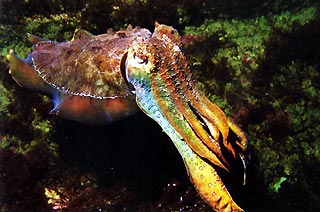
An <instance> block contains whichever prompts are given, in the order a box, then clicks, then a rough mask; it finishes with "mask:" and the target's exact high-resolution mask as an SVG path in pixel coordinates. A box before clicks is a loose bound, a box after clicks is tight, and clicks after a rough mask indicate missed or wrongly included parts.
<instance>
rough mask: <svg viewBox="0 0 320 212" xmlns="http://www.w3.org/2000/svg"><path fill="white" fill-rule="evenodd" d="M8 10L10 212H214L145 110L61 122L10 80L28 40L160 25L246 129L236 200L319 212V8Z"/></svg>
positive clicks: (156, 5)
mask: <svg viewBox="0 0 320 212" xmlns="http://www.w3.org/2000/svg"><path fill="white" fill-rule="evenodd" d="M13 2H14V3H13ZM0 4H1V6H0V9H1V12H0V47H1V57H0V164H1V165H0V208H1V211H80V210H82V211H83V210H85V211H211V209H210V208H209V206H207V205H206V203H204V202H203V200H201V198H200V197H199V196H198V194H197V192H196V191H195V189H194V188H193V186H192V185H191V183H190V182H189V179H188V177H187V176H186V173H185V170H184V167H183V163H182V162H181V161H180V159H179V156H178V155H177V154H176V150H175V149H174V146H173V145H172V144H171V142H170V141H169V138H167V137H166V136H165V134H164V133H163V132H161V129H160V128H159V127H158V126H157V124H155V123H153V122H152V121H151V120H149V119H148V118H147V117H145V116H144V115H143V114H142V113H138V114H137V115H134V116H132V117H130V118H128V119H126V120H122V121H118V122H117V123H114V124H112V125H107V126H100V127H92V126H85V125H82V124H79V123H76V122H72V121H67V120H62V119H59V118H58V117H56V116H50V115H48V111H49V110H50V108H51V107H52V105H51V103H50V102H49V100H48V99H47V98H43V97H42V96H40V95H35V94H33V93H29V92H28V91H25V90H23V89H21V88H20V87H18V86H17V85H16V83H15V82H14V81H13V79H12V78H11V77H10V75H9V74H8V70H9V67H8V64H7V61H6V59H5V56H6V55H7V54H8V52H9V50H10V49H14V50H15V51H16V53H17V54H18V55H19V56H20V57H25V56H26V55H27V54H28V53H29V52H30V50H31V44H30V43H28V41H27V36H26V33H31V34H35V35H38V36H40V37H44V38H47V39H50V40H55V41H64V40H70V39H71V37H72V33H73V31H74V30H75V29H76V28H83V29H85V30H87V31H90V32H92V33H94V34H100V33H105V32H106V31H107V29H108V28H114V29H116V30H118V29H121V28H126V27H127V26H128V24H132V25H134V26H137V25H138V26H142V27H144V28H149V29H150V30H151V29H153V25H154V22H155V21H158V22H160V23H165V24H168V25H172V26H174V27H175V28H176V29H177V30H178V31H179V32H180V34H182V36H183V45H184V49H185V52H186V55H187V57H188V60H189V64H190V65H191V69H192V70H193V74H194V76H195V77H196V78H197V79H198V80H199V86H200V87H201V88H202V89H203V91H204V92H205V94H206V95H207V96H208V97H210V99H211V100H212V101H213V102H215V103H216V104H217V105H219V106H220V107H221V108H223V109H224V111H225V112H226V113H227V114H228V115H229V116H231V117H233V119H234V120H235V121H236V122H237V123H239V124H240V125H241V128H242V129H243V130H244V131H245V132H246V135H247V137H248V140H249V147H248V151H247V162H248V164H247V169H248V170H247V184H246V185H245V186H242V185H241V183H239V182H237V181H235V180H234V178H236V177H234V176H225V178H226V179H225V180H226V181H227V182H228V183H229V184H232V186H231V187H232V188H233V189H231V191H230V192H231V193H232V194H233V196H234V198H235V200H237V202H239V204H240V205H241V206H242V207H243V208H244V209H245V210H246V211H257V210H258V209H259V210H262V209H264V210H266V211H272V210H278V211H292V210H293V209H296V210H302V211H314V210H316V209H319V208H320V195H319V192H318V190H319V189H320V183H319V175H320V173H319V170H318V169H316V168H315V167H318V166H319V165H320V146H319V143H320V140H319V137H320V127H319V124H318V122H319V118H320V109H319V103H320V102H319V101H320V100H319V95H320V85H319V82H320V64H319V63H320V62H319V61H320V50H319V48H318V47H319V46H320V37H319V34H320V31H319V30H320V15H319V14H320V13H319V3H318V1H302V0H290V1H284V0H281V1H277V2H276V3H274V2H273V1H268V0H263V1H254V0H250V1H245V2H244V1H220V0H219V1H214V3H212V1H166V0H162V1H149V0H139V1H130V0H121V1H115V0H104V1H103V0H98V1H89V0H78V1H70V2H66V1H62V0H55V1H44V0H36V1H28V0H20V1H11V0H6V1H2V2H1V3H0ZM146 16H148V18H146ZM228 183H227V184H228ZM229 187H230V186H229Z"/></svg>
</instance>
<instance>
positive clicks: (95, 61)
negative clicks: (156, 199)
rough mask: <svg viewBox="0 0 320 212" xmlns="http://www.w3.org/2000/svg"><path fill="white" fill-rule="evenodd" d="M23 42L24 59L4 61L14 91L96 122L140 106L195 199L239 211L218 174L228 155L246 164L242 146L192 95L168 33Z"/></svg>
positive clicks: (176, 39) (81, 34)
mask: <svg viewBox="0 0 320 212" xmlns="http://www.w3.org/2000/svg"><path fill="white" fill-rule="evenodd" d="M29 40H30V41H31V42H32V43H33V44H34V46H33V52H32V53H31V54H30V55H29V56H28V57H27V58H26V59H20V58H18V57H17V56H16V55H15V54H14V52H13V51H11V52H10V54H9V55H8V60H9V62H10V74H11V75H12V77H13V78H14V79H15V81H16V82H17V83H18V84H19V85H20V86H22V87H25V88H27V89H29V90H32V91H35V92H39V93H42V94H45V95H48V96H49V97H50V98H51V100H52V101H53V103H54V108H53V109H52V111H51V112H50V113H52V114H57V115H60V116H62V117H63V118H67V119H72V120H77V121H80V122H83V123H89V124H102V123H111V122H113V121H116V120H119V119H121V118H125V117H127V116H129V115H131V114H133V113H135V112H136V111H137V108H140V109H141V110H142V111H143V112H144V113H145V114H146V115H148V116H149V117H150V118H152V119H153V120H155V121H156V122H157V123H158V124H159V125H160V126H161V127H162V129H163V130H164V132H165V133H166V134H167V135H168V136H169V137H170V138H171V140H172V141H173V143H174V145H175V146H176V148H177V149H178V151H179V153H180V155H181V156H182V159H183V161H184V164H185V166H186V169H187V172H188V175H189V177H190V180H191V182H192V183H193V184H194V186H195V188H196V189H197V191H198V193H199V194H200V196H201V197H202V198H203V199H204V200H205V201H206V202H207V203H208V204H209V205H210V206H211V207H212V208H213V209H214V210H216V211H243V210H242V209H241V208H240V207H239V206H238V205H237V204H236V203H235V202H234V201H233V199H232V197H231V195H230V194H229V192H228V190H227V188H226V186H225V185H224V183H223V181H222V179H221V178H220V176H219V174H218V172H217V171H216V168H217V167H219V168H220V169H222V170H226V171H229V170H230V165H229V163H228V158H230V155H231V157H233V158H234V159H239V160H244V159H243V153H244V151H245V150H246V146H247V140H246V138H245V135H244V133H243V132H242V130H241V129H240V128H239V127H238V126H237V125H236V124H235V123H234V122H232V121H231V120H230V119H228V118H227V117H226V115H225V114H224V112H223V111H222V110H221V109H220V108H219V107H218V106H216V105H215V104H214V103H212V102H211V101H210V100H209V99H208V98H207V97H205V96H204V95H203V93H202V92H201V91H200V90H199V89H198V87H197V85H196V82H195V81H194V79H193V78H192V74H191V71H190V68H189V66H188V64H187V60H186V57H185V55H184V54H183V51H182V45H181V37H180V35H179V34H178V32H177V31H176V30H175V29H174V28H172V27H169V26H166V25H160V24H158V23H156V25H155V30H154V33H153V34H151V33H150V32H149V31H148V30H146V29H141V28H134V29H133V28H132V27H131V26H129V27H128V29H127V30H122V31H118V32H113V31H109V32H108V33H107V34H103V35H97V36H94V35H91V34H90V33H88V32H86V31H83V30H78V31H76V32H75V34H74V38H73V39H72V40H71V41H68V42H61V43H59V42H52V41H45V40H44V39H42V38H39V37H36V36H33V35H29ZM231 134H232V135H236V136H230V135H231ZM222 148H223V149H226V150H227V151H228V152H227V154H229V157H226V156H225V151H222ZM239 174H242V173H239Z"/></svg>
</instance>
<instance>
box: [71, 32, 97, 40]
mask: <svg viewBox="0 0 320 212" xmlns="http://www.w3.org/2000/svg"><path fill="white" fill-rule="evenodd" d="M92 35H93V34H91V33H90V32H88V31H86V30H84V29H76V30H75V31H74V33H73V37H72V40H71V41H74V40H81V39H84V38H88V37H91V36H92Z"/></svg>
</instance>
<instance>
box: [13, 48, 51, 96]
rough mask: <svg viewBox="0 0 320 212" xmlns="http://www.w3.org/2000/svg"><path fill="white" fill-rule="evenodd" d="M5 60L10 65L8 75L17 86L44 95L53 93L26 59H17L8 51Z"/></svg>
mask: <svg viewBox="0 0 320 212" xmlns="http://www.w3.org/2000/svg"><path fill="white" fill-rule="evenodd" d="M7 59H8V60H9V63H10V70H9V74H11V76H12V78H13V79H14V80H15V81H16V82H17V83H18V85H19V86H21V87H24V88H27V89H29V90H32V91H36V92H39V93H43V94H46V95H52V94H53V93H55V91H54V89H53V88H52V87H51V86H50V85H48V84H47V83H46V82H44V81H43V79H42V78H41V77H39V75H38V74H37V73H36V71H35V69H34V68H33V66H32V65H31V64H30V61H28V59H27V60H23V59H21V58H19V57H18V56H17V55H16V54H15V53H14V51H13V50H10V52H9V54H8V55H7Z"/></svg>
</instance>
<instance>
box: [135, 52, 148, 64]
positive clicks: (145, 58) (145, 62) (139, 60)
mask: <svg viewBox="0 0 320 212" xmlns="http://www.w3.org/2000/svg"><path fill="white" fill-rule="evenodd" d="M132 58H133V59H134V60H136V61H137V63H139V64H147V63H148V62H149V60H148V57H146V56H143V57H141V58H140V57H137V54H136V52H133V55H132Z"/></svg>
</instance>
